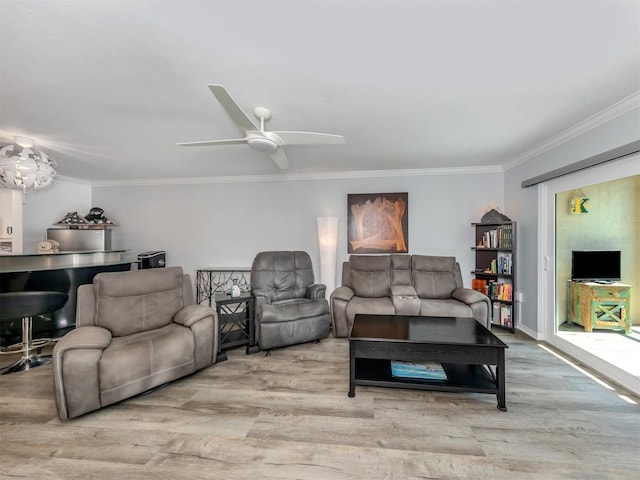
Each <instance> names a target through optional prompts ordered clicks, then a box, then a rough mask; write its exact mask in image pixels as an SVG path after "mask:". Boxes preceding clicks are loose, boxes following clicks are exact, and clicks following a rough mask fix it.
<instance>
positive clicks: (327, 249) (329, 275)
mask: <svg viewBox="0 0 640 480" xmlns="http://www.w3.org/2000/svg"><path fill="white" fill-rule="evenodd" d="M339 220H340V219H339V218H338V217H318V219H317V221H318V243H319V245H320V283H323V284H325V285H326V286H327V292H328V293H329V294H331V292H333V290H334V289H335V288H336V248H337V246H338V221H339Z"/></svg>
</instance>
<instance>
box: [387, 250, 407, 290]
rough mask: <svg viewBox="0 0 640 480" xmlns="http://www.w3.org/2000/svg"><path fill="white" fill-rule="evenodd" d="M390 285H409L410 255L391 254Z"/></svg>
mask: <svg viewBox="0 0 640 480" xmlns="http://www.w3.org/2000/svg"><path fill="white" fill-rule="evenodd" d="M390 258H391V285H411V284H412V283H411V255H401V254H392V255H390Z"/></svg>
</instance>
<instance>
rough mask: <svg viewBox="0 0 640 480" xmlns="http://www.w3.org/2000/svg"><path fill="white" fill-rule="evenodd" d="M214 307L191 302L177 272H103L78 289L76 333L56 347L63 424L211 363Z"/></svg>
mask: <svg viewBox="0 0 640 480" xmlns="http://www.w3.org/2000/svg"><path fill="white" fill-rule="evenodd" d="M217 342H218V316H217V314H216V312H215V310H212V309H211V308H209V307H207V306H204V305H194V298H193V289H192V287H191V281H190V279H189V275H184V274H183V272H182V268H180V267H170V268H155V269H147V270H134V271H130V272H111V273H100V274H98V275H96V276H95V278H94V280H93V284H92V285H81V286H80V287H79V288H78V303H77V313H76V328H75V330H72V331H70V332H69V333H67V334H66V335H65V336H64V337H62V338H61V339H60V341H58V343H57V344H56V346H55V348H54V349H53V380H54V387H55V394H56V407H57V409H58V416H59V417H60V419H61V420H64V419H67V418H72V417H77V416H79V415H82V414H84V413H87V412H90V411H92V410H97V409H99V408H102V407H105V406H107V405H110V404H113V403H116V402H119V401H121V400H124V399H126V398H129V397H132V396H134V395H138V394H140V393H142V392H145V391H147V390H150V389H152V388H154V387H157V386H159V385H162V384H164V383H167V382H170V381H172V380H176V379H178V378H180V377H183V376H185V375H188V374H190V373H193V372H195V371H196V370H199V369H201V368H204V367H207V366H209V365H212V364H214V363H215V361H216V352H217V350H218V345H217Z"/></svg>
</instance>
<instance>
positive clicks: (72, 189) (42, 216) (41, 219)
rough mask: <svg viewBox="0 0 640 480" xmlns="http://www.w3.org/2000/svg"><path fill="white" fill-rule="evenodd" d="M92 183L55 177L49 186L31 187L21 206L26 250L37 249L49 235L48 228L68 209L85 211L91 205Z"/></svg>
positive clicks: (27, 251)
mask: <svg viewBox="0 0 640 480" xmlns="http://www.w3.org/2000/svg"><path fill="white" fill-rule="evenodd" d="M91 207H92V205H91V186H90V185H86V184H81V183H73V182H69V181H64V180H56V181H55V182H54V183H53V185H52V186H51V187H50V188H47V189H46V190H29V191H28V193H27V203H26V204H25V205H23V208H22V221H23V223H22V235H23V252H24V253H34V252H36V251H37V249H38V242H39V241H41V240H45V239H46V238H47V228H50V227H52V226H53V224H54V223H56V222H57V221H58V220H60V219H61V218H63V217H64V216H65V215H66V214H67V213H68V212H75V211H77V212H78V213H79V214H80V215H86V214H87V213H89V210H90V209H91Z"/></svg>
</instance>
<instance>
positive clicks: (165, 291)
mask: <svg viewBox="0 0 640 480" xmlns="http://www.w3.org/2000/svg"><path fill="white" fill-rule="evenodd" d="M182 280H183V274H182V268H181V267H169V268H154V269H146V270H139V271H130V272H107V273H99V274H98V275H96V276H95V277H94V279H93V286H94V290H95V298H96V314H95V315H96V316H95V323H96V325H97V326H99V327H103V328H106V329H107V330H109V331H111V334H112V335H113V336H114V337H121V336H126V335H132V334H135V333H138V332H143V331H145V330H152V329H155V328H159V327H163V326H165V325H168V324H169V323H171V321H172V319H173V316H174V315H175V314H176V313H177V312H178V311H179V310H180V309H181V308H182V307H183V306H184V303H183V298H182Z"/></svg>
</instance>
